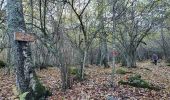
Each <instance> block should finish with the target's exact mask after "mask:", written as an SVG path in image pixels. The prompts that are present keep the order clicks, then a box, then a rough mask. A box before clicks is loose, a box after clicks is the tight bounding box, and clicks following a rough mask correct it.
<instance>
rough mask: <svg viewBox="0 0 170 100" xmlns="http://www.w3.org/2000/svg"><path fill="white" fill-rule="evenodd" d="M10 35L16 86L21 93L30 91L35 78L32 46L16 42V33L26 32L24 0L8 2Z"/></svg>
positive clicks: (9, 0)
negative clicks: (33, 77)
mask: <svg viewBox="0 0 170 100" xmlns="http://www.w3.org/2000/svg"><path fill="white" fill-rule="evenodd" d="M7 15H8V33H9V34H10V35H9V36H10V40H11V42H10V43H11V46H12V51H13V52H12V54H13V55H14V58H15V62H14V67H15V73H16V84H17V88H18V90H19V92H20V93H24V92H27V91H29V88H30V86H29V85H30V80H31V79H32V77H30V76H33V72H34V71H33V69H32V62H31V61H32V59H31V50H30V45H29V43H27V42H22V41H15V40H14V33H15V32H26V25H25V21H24V16H23V7H22V0H7Z"/></svg>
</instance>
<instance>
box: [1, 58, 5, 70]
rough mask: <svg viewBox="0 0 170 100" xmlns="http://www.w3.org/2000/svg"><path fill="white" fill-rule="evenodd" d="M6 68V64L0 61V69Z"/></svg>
mask: <svg viewBox="0 0 170 100" xmlns="http://www.w3.org/2000/svg"><path fill="white" fill-rule="evenodd" d="M5 66H6V63H5V62H4V61H2V60H0V68H4V67H5Z"/></svg>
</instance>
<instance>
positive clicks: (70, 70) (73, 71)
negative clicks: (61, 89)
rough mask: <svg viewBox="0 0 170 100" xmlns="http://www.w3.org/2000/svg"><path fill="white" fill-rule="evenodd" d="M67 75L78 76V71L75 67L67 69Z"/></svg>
mask: <svg viewBox="0 0 170 100" xmlns="http://www.w3.org/2000/svg"><path fill="white" fill-rule="evenodd" d="M68 70H69V74H71V75H78V74H79V70H78V68H75V67H69V69H68Z"/></svg>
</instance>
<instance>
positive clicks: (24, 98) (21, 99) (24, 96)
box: [19, 92, 32, 100]
mask: <svg viewBox="0 0 170 100" xmlns="http://www.w3.org/2000/svg"><path fill="white" fill-rule="evenodd" d="M28 94H29V92H25V93H23V94H20V95H19V100H27V98H28ZM31 100H32V99H31Z"/></svg>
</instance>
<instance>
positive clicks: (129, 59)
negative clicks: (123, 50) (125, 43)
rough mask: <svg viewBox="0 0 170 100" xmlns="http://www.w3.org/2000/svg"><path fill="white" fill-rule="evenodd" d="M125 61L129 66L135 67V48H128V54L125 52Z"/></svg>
mask: <svg viewBox="0 0 170 100" xmlns="http://www.w3.org/2000/svg"><path fill="white" fill-rule="evenodd" d="M126 63H127V67H129V68H136V52H135V50H130V52H129V53H128V54H126Z"/></svg>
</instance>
